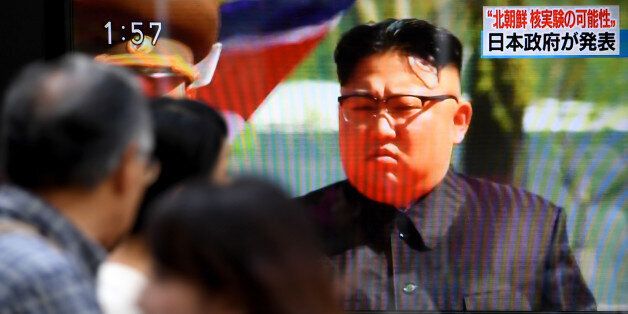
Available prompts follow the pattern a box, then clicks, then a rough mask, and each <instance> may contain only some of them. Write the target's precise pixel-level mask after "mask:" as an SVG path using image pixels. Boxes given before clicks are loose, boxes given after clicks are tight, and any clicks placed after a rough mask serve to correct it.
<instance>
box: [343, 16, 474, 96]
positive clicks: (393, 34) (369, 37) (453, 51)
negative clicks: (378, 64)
mask: <svg viewBox="0 0 628 314" xmlns="http://www.w3.org/2000/svg"><path fill="white" fill-rule="evenodd" d="M389 50H398V51H401V52H403V53H406V54H408V55H411V56H415V57H420V58H422V59H424V60H426V61H428V62H430V63H431V64H432V65H434V66H435V67H436V68H437V69H439V70H440V69H441V68H442V67H444V66H446V65H449V64H453V65H454V66H455V67H456V68H457V69H458V70H459V71H460V70H462V44H461V43H460V40H459V39H458V38H456V36H454V35H453V34H452V33H450V32H449V31H448V30H446V29H443V28H440V27H436V26H434V25H432V24H430V23H428V22H426V21H423V20H418V19H400V20H397V19H387V20H385V21H382V22H379V23H370V24H363V25H358V26H356V27H354V28H352V29H350V30H349V31H347V32H346V33H344V34H343V35H342V38H341V39H340V41H339V42H338V45H337V46H336V50H335V52H334V61H335V62H336V67H337V73H338V80H339V81H340V85H344V84H345V83H346V82H347V81H348V80H349V79H350V77H351V75H352V74H353V71H354V70H355V67H356V65H357V64H358V63H359V62H360V61H361V60H362V59H364V58H366V57H369V56H371V55H374V54H377V53H382V52H386V51H389Z"/></svg>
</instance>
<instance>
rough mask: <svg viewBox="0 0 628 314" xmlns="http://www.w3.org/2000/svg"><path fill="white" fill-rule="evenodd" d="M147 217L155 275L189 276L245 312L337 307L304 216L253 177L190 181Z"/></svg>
mask: <svg viewBox="0 0 628 314" xmlns="http://www.w3.org/2000/svg"><path fill="white" fill-rule="evenodd" d="M155 206H156V210H155V215H154V216H153V217H152V219H151V220H150V222H149V227H148V237H147V239H148V243H149V247H150V251H151V254H152V257H153V260H154V262H155V266H156V270H157V273H158V274H161V275H162V276H167V277H168V276H173V277H179V278H185V279H187V280H190V281H192V282H194V283H196V284H198V286H199V287H200V288H201V289H203V292H205V293H208V294H215V295H220V296H224V297H226V298H227V299H231V300H234V301H236V302H237V304H240V305H242V306H243V307H244V311H245V312H246V313H338V312H339V311H338V309H339V302H336V297H335V296H334V293H333V289H332V274H331V268H328V267H325V265H324V264H323V263H322V261H323V253H322V251H321V246H320V243H319V242H318V239H317V237H316V236H315V231H314V227H313V226H312V224H311V222H310V220H309V219H308V217H309V216H308V215H307V214H306V212H305V211H304V209H303V208H301V207H299V205H298V204H297V203H296V202H295V201H294V200H292V199H290V198H289V197H288V196H287V195H286V194H285V193H284V192H283V191H281V190H280V189H278V188H277V187H275V186H273V185H272V184H268V183H265V182H264V181H260V180H259V179H252V178H245V179H242V178H240V179H236V180H234V181H233V182H232V183H230V184H227V185H222V186H211V185H210V184H208V183H207V182H196V183H188V184H186V185H184V186H183V187H181V188H180V189H176V190H173V191H171V192H169V193H166V194H164V195H163V196H162V197H161V198H160V199H159V200H158V201H157V203H156V204H155Z"/></svg>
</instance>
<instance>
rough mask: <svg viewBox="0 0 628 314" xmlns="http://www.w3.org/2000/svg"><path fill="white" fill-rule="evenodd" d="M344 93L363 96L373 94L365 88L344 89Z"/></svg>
mask: <svg viewBox="0 0 628 314" xmlns="http://www.w3.org/2000/svg"><path fill="white" fill-rule="evenodd" d="M344 94H345V95H365V96H373V94H372V93H371V92H370V91H369V90H366V89H353V90H348V91H345V93H344Z"/></svg>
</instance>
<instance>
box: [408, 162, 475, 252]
mask: <svg viewBox="0 0 628 314" xmlns="http://www.w3.org/2000/svg"><path fill="white" fill-rule="evenodd" d="M464 184H465V183H464V181H463V180H460V179H459V178H458V175H456V174H455V172H454V171H453V170H452V169H451V168H450V169H449V170H448V171H447V174H446V175H445V177H444V178H443V180H442V181H441V182H440V183H439V184H438V185H436V187H434V189H432V191H431V192H429V193H428V194H426V195H424V196H422V197H421V198H419V199H418V200H417V201H416V202H414V203H413V204H412V205H410V207H408V209H406V210H405V211H402V214H405V215H406V216H407V217H408V218H409V219H410V221H412V224H413V225H414V227H415V228H416V230H417V231H418V232H419V234H420V236H421V240H422V242H423V244H424V245H425V246H426V247H427V248H429V249H434V248H435V247H436V246H437V245H438V243H439V242H440V240H441V239H443V238H444V237H445V236H446V235H447V232H448V231H449V227H451V225H452V224H453V222H454V219H455V218H456V217H457V216H458V213H459V211H460V208H461V207H462V206H463V205H464V203H465V197H464V186H463V185H464Z"/></svg>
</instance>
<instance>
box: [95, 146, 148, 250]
mask: <svg viewBox="0 0 628 314" xmlns="http://www.w3.org/2000/svg"><path fill="white" fill-rule="evenodd" d="M137 147H138V146H137V145H131V146H130V148H129V149H127V151H126V152H125V154H124V155H123V157H122V159H121V162H120V166H119V167H118V169H117V170H116V171H115V173H114V175H113V189H114V193H115V200H116V202H115V204H113V206H112V207H115V209H114V210H112V211H111V215H110V221H109V223H108V225H110V226H111V239H108V240H107V241H104V245H105V247H107V248H113V247H114V246H115V245H116V244H117V243H118V242H119V241H120V240H121V239H122V238H123V237H124V236H125V235H126V234H127V233H128V231H129V230H130V229H131V227H132V226H133V223H134V221H135V218H136V216H137V210H138V208H139V205H140V201H141V200H142V197H143V195H144V192H145V191H146V188H147V187H148V186H150V185H151V184H152V183H153V182H154V181H155V180H156V179H157V177H158V175H159V171H160V167H159V164H158V163H157V162H155V161H154V160H153V159H152V158H151V156H152V154H151V153H150V152H141V151H140V150H139V149H138V148H137Z"/></svg>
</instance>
